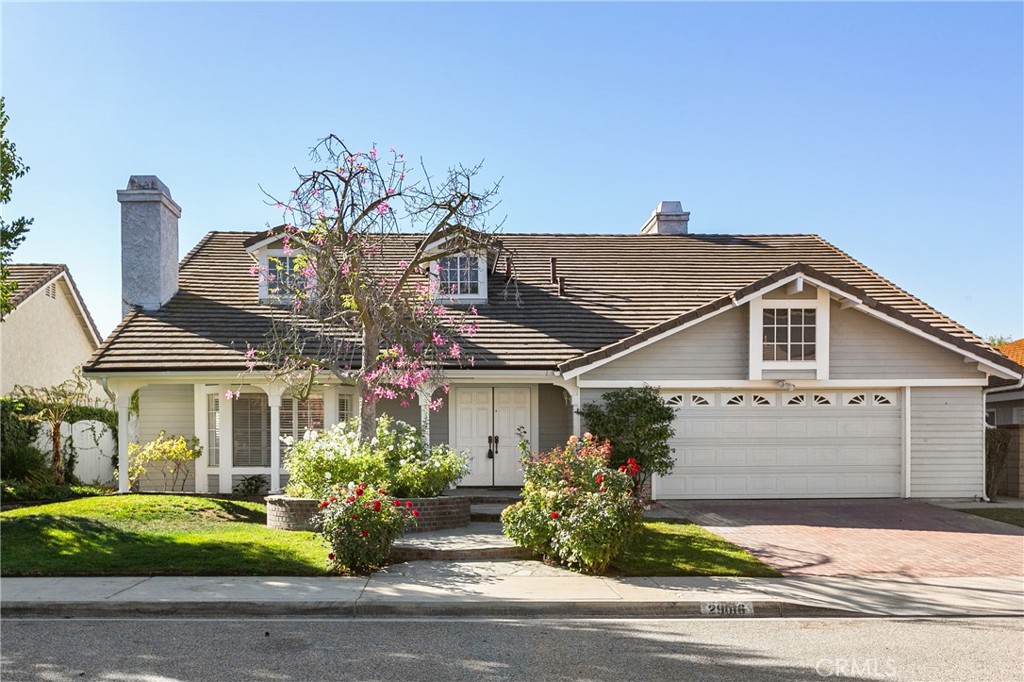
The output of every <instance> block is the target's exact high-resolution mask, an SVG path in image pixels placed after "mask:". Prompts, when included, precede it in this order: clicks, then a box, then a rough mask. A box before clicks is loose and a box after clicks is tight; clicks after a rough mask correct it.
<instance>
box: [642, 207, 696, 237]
mask: <svg viewBox="0 0 1024 682" xmlns="http://www.w3.org/2000/svg"><path fill="white" fill-rule="evenodd" d="M689 220H690V213H689V211H684V210H683V202H681V201H662V202H660V203H659V204H658V208H656V209H654V212H653V213H651V217H650V218H648V219H647V222H646V223H645V224H644V226H643V227H642V228H640V234H686V233H687V228H686V224H687V223H688V222H689Z"/></svg>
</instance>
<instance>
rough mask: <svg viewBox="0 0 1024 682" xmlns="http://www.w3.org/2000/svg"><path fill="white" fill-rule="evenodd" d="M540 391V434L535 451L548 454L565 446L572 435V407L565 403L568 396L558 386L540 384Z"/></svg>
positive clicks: (538, 400) (538, 401)
mask: <svg viewBox="0 0 1024 682" xmlns="http://www.w3.org/2000/svg"><path fill="white" fill-rule="evenodd" d="M538 391H539V394H538V399H537V403H538V410H539V412H540V414H539V415H538V424H539V427H540V433H539V434H538V436H537V442H536V444H535V445H534V449H536V450H539V451H540V452H546V451H548V450H551V449H552V448H554V447H557V446H559V445H564V444H565V441H566V439H568V437H569V435H570V434H571V433H572V407H571V406H570V405H569V404H567V403H566V401H565V398H566V395H568V394H567V393H566V392H565V390H563V389H561V388H559V387H558V386H552V385H551V384H540V385H539V386H538Z"/></svg>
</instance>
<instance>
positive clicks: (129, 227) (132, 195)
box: [117, 175, 181, 315]
mask: <svg viewBox="0 0 1024 682" xmlns="http://www.w3.org/2000/svg"><path fill="white" fill-rule="evenodd" d="M117 201H118V202H119V203H120V204H121V312H122V314H125V315H126V314H128V311H130V310H131V309H132V308H136V307H141V308H142V309H143V310H157V309H159V308H160V306H162V305H163V304H164V303H167V301H168V300H170V298H171V296H173V295H174V294H175V293H176V292H177V291H178V218H180V217H181V207H180V206H178V205H177V204H176V203H174V200H173V199H171V190H169V189H167V185H165V184H164V183H162V182H160V178H158V177H156V176H155V175H133V176H132V177H131V178H129V179H128V187H127V189H120V190H118V191H117Z"/></svg>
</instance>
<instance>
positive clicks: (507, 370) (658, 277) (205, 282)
mask: <svg viewBox="0 0 1024 682" xmlns="http://www.w3.org/2000/svg"><path fill="white" fill-rule="evenodd" d="M118 201H119V202H121V204H122V225H121V227H122V261H123V271H124V276H123V297H124V300H125V306H126V309H125V317H124V320H123V321H122V322H121V324H120V325H119V326H118V327H117V329H115V330H114V332H113V333H112V334H111V335H110V337H108V338H107V339H106V341H104V343H103V345H102V346H101V347H100V349H99V350H98V351H97V352H96V353H95V354H94V355H93V356H92V358H91V359H90V360H89V362H88V364H87V366H86V370H87V373H88V374H89V375H91V376H94V377H102V378H105V379H106V381H107V384H108V386H109V387H110V388H111V390H113V391H114V392H115V393H116V394H117V406H118V409H119V412H120V414H121V418H122V420H127V417H128V407H129V400H130V396H131V394H132V392H133V391H135V390H137V389H140V398H139V402H140V437H142V438H149V437H152V436H155V435H156V433H157V432H158V431H159V430H160V429H166V430H167V431H168V432H170V433H177V434H183V435H193V434H194V435H196V436H198V437H199V439H200V441H201V442H202V444H203V446H204V454H203V456H202V457H201V458H200V459H199V460H198V461H197V465H196V476H195V480H194V481H192V482H191V483H190V485H193V486H194V487H195V488H196V489H197V490H199V491H220V492H227V491H230V490H231V488H232V485H233V482H235V481H237V480H238V479H239V478H240V477H241V476H244V475H249V474H257V473H258V474H266V475H269V476H270V478H271V481H272V487H273V488H277V487H278V486H280V485H281V484H282V483H284V482H285V480H286V474H285V473H283V470H282V469H281V454H282V453H281V447H280V444H279V436H282V435H294V436H301V433H302V431H303V429H304V428H305V427H309V426H312V427H322V426H330V425H331V424H333V423H335V422H337V421H338V420H339V419H344V418H346V417H348V416H350V415H352V414H353V412H354V410H355V409H356V406H357V402H358V396H355V395H354V392H353V388H352V387H351V386H346V385H343V384H341V383H331V384H328V385H327V386H324V387H323V388H322V390H321V391H320V392H319V393H317V394H316V395H314V396H313V397H311V398H310V399H309V400H305V401H299V400H293V399H291V398H290V397H289V396H288V395H287V393H286V392H285V391H284V389H283V388H282V387H281V386H278V385H274V384H272V383H270V382H269V381H268V380H266V379H265V378H263V377H261V376H260V375H258V374H256V375H253V374H244V366H245V357H244V353H245V351H246V348H247V346H248V344H250V343H251V344H253V345H256V346H258V345H259V344H260V342H261V340H262V338H263V335H264V334H265V332H266V330H267V328H268V323H269V319H270V316H271V315H272V314H274V311H275V308H274V306H272V305H270V304H268V303H267V302H265V301H264V300H261V295H262V297H263V298H264V299H265V297H266V291H265V288H264V291H261V286H260V285H259V284H258V283H257V281H256V279H255V278H254V277H253V276H252V275H251V274H250V269H251V266H252V264H253V263H254V262H256V263H263V264H266V263H267V258H268V255H272V254H274V250H275V249H276V248H278V247H279V244H278V239H279V235H278V233H276V232H274V231H269V232H210V233H209V234H207V235H206V236H205V237H204V238H203V239H202V240H201V241H200V242H199V244H197V245H196V246H195V248H193V249H192V251H191V252H190V253H189V254H188V255H187V256H186V257H185V258H184V259H183V260H182V261H181V263H180V264H179V263H177V262H176V257H175V254H176V253H177V218H178V216H179V215H180V209H179V208H178V206H177V204H175V203H174V202H173V200H172V199H171V196H170V192H169V191H168V190H167V188H166V187H165V186H164V185H163V184H162V183H161V182H160V181H159V180H158V179H156V178H155V177H152V176H141V177H140V176H134V177H133V178H132V179H131V180H130V182H129V188H128V189H127V190H124V191H120V192H118ZM688 218H689V214H688V213H686V212H683V211H682V208H681V206H680V204H678V203H677V202H663V203H662V204H660V205H659V207H658V209H657V210H656V211H655V212H654V213H653V214H652V215H651V217H650V219H649V220H648V221H647V223H646V224H645V225H644V227H643V228H642V230H641V231H640V232H639V233H637V234H615V235H612V234H502V235H501V242H502V247H501V249H502V250H501V253H498V254H491V253H479V254H478V253H469V254H466V255H465V256H462V258H463V260H462V261H459V262H458V263H453V262H451V261H449V262H447V263H444V264H442V265H443V266H444V267H440V268H438V270H439V271H440V272H441V273H453V272H457V273H459V276H460V278H468V279H467V281H464V282H462V284H463V285H465V286H464V291H466V292H467V293H466V300H465V301H460V303H466V302H469V300H473V301H475V302H476V304H477V307H478V308H479V320H478V321H479V331H478V333H477V334H476V335H475V336H473V337H472V338H471V339H467V340H466V342H465V349H466V350H465V352H466V353H467V354H469V355H472V356H473V357H474V359H475V364H474V366H473V368H472V369H453V370H451V371H450V372H449V373H448V380H449V382H450V386H451V394H450V396H449V398H448V400H447V401H446V402H445V406H444V408H443V409H442V410H440V411H439V412H434V413H430V414H429V417H428V420H429V421H428V423H427V424H426V426H428V427H429V433H430V439H431V441H432V442H442V441H444V442H450V443H451V444H452V445H453V446H454V447H456V448H460V449H465V450H468V451H469V452H470V454H471V457H472V460H471V469H472V470H471V473H470V475H469V476H468V477H467V479H466V480H464V481H463V485H485V486H490V485H497V486H503V485H518V484H520V483H521V481H522V474H521V471H519V468H518V460H517V453H516V435H515V434H516V429H517V427H524V428H525V429H526V431H527V436H528V438H529V440H530V442H531V445H532V446H533V448H534V449H546V448H550V447H552V446H554V445H556V444H558V443H562V442H564V440H565V438H566V437H567V436H568V435H569V434H570V433H573V432H579V430H580V427H581V424H580V423H579V417H578V416H577V415H576V414H575V413H574V410H575V409H576V408H577V407H579V406H580V405H582V404H584V403H586V402H589V401H595V400H599V399H600V396H601V394H602V393H604V392H607V391H609V390H611V389H615V388H622V387H628V386H640V385H642V384H644V383H646V384H650V385H652V386H655V387H657V388H658V389H659V390H661V391H662V392H663V394H664V395H665V396H666V397H667V398H668V400H669V402H671V404H672V405H673V406H675V408H676V409H677V412H678V417H677V420H676V423H675V429H676V437H675V441H674V443H673V446H674V448H675V456H676V460H677V464H676V467H675V471H674V472H673V473H672V474H671V475H669V476H665V477H661V478H657V479H655V481H654V484H653V493H654V496H655V497H656V498H662V499H669V498H772V497H776V498H782V497H795V498H799V497H918V498H972V497H976V496H980V495H982V494H983V492H984V428H985V427H984V396H983V389H984V388H985V387H986V386H988V385H989V381H990V379H991V378H993V377H996V378H1001V379H1005V380H1010V381H1017V380H1019V379H1020V378H1021V376H1022V374H1024V368H1022V367H1021V366H1020V365H1019V364H1017V363H1015V362H1013V361H1011V360H1009V359H1008V358H1006V357H1005V356H1004V355H1002V354H1000V353H998V352H996V351H995V350H993V349H992V348H990V347H988V346H987V345H986V344H985V342H984V341H983V340H981V339H980V338H978V337H977V336H976V335H975V334H973V333H972V332H970V331H969V330H967V329H965V328H964V327H962V326H961V325H959V324H958V323H956V322H955V321H953V320H951V319H950V318H948V317H946V316H944V315H942V314H941V313H939V312H938V311H936V310H934V309H933V308H931V307H929V306H928V305H927V304H925V303H924V302H922V301H921V300H919V299H917V298H915V297H913V296H912V295H910V294H908V293H906V292H905V291H903V290H901V289H899V288H898V287H896V286H895V285H894V284H892V283H891V282H889V281H888V280H886V279H884V278H882V277H881V276H880V275H878V274H876V273H874V272H873V271H871V270H870V269H868V268H867V267H866V266H864V265H862V264H861V263H859V262H857V261H855V260H854V259H852V258H851V257H850V256H848V255H847V254H845V253H843V252H842V251H840V250H839V249H837V248H836V247H834V246H832V245H831V244H829V243H828V242H826V241H825V240H823V239H821V238H820V237H817V236H814V235H714V234H691V233H688V230H687V223H688ZM394 240H395V242H394V254H395V255H394V257H395V258H396V259H398V258H401V254H402V252H403V250H404V249H411V248H412V247H413V246H414V245H415V244H416V243H417V241H418V240H419V237H417V236H415V235H398V236H395V237H394ZM508 259H511V261H509V260H508ZM506 263H509V265H506ZM453 265H458V266H460V267H453ZM441 276H442V277H445V276H446V275H444V274H442V275H441ZM460 281H462V280H461V279H460ZM444 284H448V282H442V285H444ZM240 383H242V384H244V385H242V386H241V387H239V384H240ZM229 389H232V390H234V389H239V390H240V391H241V395H240V397H239V398H238V399H235V400H232V401H230V402H229V401H226V400H224V399H223V398H222V396H223V395H224V393H225V391H226V390H229ZM429 398H430V396H429V395H424V396H423V397H422V398H421V400H422V401H426V400H429ZM381 409H382V411H384V412H387V413H390V414H393V415H395V416H397V417H399V418H402V419H405V420H407V421H412V422H414V423H415V422H418V421H419V419H420V414H421V411H420V409H419V407H418V406H415V405H414V406H411V407H402V406H400V405H396V404H394V403H384V404H383V405H382V406H381ZM424 413H426V412H425V411H424ZM122 433H125V431H124V430H122ZM495 442H496V447H493V444H494V443H495ZM489 443H490V444H492V445H491V446H489ZM120 447H121V451H122V453H124V452H125V449H126V447H127V436H122V439H121V444H120ZM491 447H493V450H492V454H493V455H494V456H493V457H489V456H488V451H489V449H490V448H491ZM126 459H127V458H126V457H124V456H122V458H121V462H122V463H124V462H125V461H126ZM123 479H124V477H123V476H122V480H123Z"/></svg>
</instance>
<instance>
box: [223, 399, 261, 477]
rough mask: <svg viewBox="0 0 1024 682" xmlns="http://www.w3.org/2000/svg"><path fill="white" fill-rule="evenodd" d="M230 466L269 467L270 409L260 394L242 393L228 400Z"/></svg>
mask: <svg viewBox="0 0 1024 682" xmlns="http://www.w3.org/2000/svg"><path fill="white" fill-rule="evenodd" d="M231 419H232V421H233V423H232V436H233V438H232V464H233V465H234V466H236V467H268V466H270V409H269V407H268V403H267V396H266V394H263V393H243V394H242V395H240V396H238V397H237V398H235V399H234V400H232V401H231Z"/></svg>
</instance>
